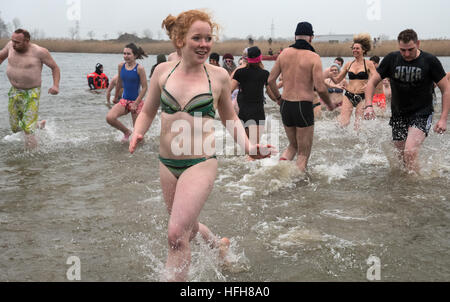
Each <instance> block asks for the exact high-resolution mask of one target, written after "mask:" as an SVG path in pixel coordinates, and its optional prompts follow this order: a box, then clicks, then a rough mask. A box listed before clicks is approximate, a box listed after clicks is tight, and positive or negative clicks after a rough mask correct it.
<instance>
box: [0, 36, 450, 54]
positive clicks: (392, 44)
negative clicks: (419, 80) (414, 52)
mask: <svg viewBox="0 0 450 302" xmlns="http://www.w3.org/2000/svg"><path fill="white" fill-rule="evenodd" d="M8 41H9V39H1V40H0V48H3V47H4V46H5V45H6V43H8ZM31 42H32V43H36V44H38V45H39V46H42V47H45V48H47V49H48V50H49V51H50V52H71V53H105V54H114V53H121V52H122V50H123V48H124V46H125V45H126V44H128V43H130V42H134V41H117V40H108V41H101V40H84V41H80V40H64V39H45V40H32V41H31ZM134 43H136V44H137V45H138V46H141V47H142V48H143V49H144V50H145V52H146V53H147V54H149V55H158V54H166V55H168V54H169V53H171V52H173V51H174V47H173V44H172V42H171V41H152V42H139V41H136V42H134ZM292 43H293V41H288V40H283V41H274V42H273V43H272V45H269V43H268V42H267V41H266V40H257V41H255V43H254V45H256V46H258V47H259V48H260V49H261V51H262V53H263V54H264V55H266V54H267V53H268V50H269V48H272V49H273V51H274V53H277V52H278V51H279V50H280V48H286V47H289V45H291V44H292ZM312 45H313V46H314V48H315V49H316V51H317V53H318V54H319V55H320V56H321V57H349V56H351V55H352V53H351V50H350V48H351V45H352V42H342V43H327V42H320V43H314V41H313V43H312ZM246 47H249V44H248V41H247V40H230V41H224V42H220V41H219V42H216V43H214V46H213V48H212V52H217V53H219V54H220V55H221V56H223V55H224V54H225V53H231V54H232V55H233V56H241V55H242V51H243V49H245V48H246ZM372 48H373V47H372ZM420 48H421V49H422V50H423V51H426V52H429V53H432V54H433V55H435V56H440V57H445V56H450V40H423V41H421V45H420ZM397 50H398V47H397V41H394V40H390V41H382V42H380V43H379V44H378V45H377V46H376V47H375V48H373V49H372V50H371V51H370V52H369V53H368V54H367V56H368V57H369V56H375V55H376V56H379V57H384V56H386V54H388V53H389V52H392V51H397Z"/></svg>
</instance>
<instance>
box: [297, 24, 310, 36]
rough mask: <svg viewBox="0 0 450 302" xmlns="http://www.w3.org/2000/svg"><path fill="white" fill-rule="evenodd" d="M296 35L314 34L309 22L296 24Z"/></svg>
mask: <svg viewBox="0 0 450 302" xmlns="http://www.w3.org/2000/svg"><path fill="white" fill-rule="evenodd" d="M295 35H296V36H314V31H313V27H312V25H311V23H309V22H300V23H299V24H297V29H296V30H295Z"/></svg>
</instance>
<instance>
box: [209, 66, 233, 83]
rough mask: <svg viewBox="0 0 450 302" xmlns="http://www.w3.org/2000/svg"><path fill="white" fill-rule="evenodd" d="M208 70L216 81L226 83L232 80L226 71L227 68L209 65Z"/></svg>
mask: <svg viewBox="0 0 450 302" xmlns="http://www.w3.org/2000/svg"><path fill="white" fill-rule="evenodd" d="M205 66H206V70H207V71H208V73H209V75H210V76H211V77H212V78H213V79H215V80H216V81H220V82H224V81H229V80H230V75H229V74H228V72H227V71H226V70H225V68H222V67H218V66H214V65H210V64H207V65H205Z"/></svg>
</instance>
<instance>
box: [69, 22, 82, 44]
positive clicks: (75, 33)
mask: <svg viewBox="0 0 450 302" xmlns="http://www.w3.org/2000/svg"><path fill="white" fill-rule="evenodd" d="M69 34H70V38H71V39H72V40H75V39H78V38H79V35H80V22H79V21H76V22H75V26H74V27H71V28H69Z"/></svg>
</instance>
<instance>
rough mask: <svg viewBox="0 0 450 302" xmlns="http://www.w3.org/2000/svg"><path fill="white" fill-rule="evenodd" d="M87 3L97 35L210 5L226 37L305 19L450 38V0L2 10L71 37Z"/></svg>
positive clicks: (180, 0)
mask: <svg viewBox="0 0 450 302" xmlns="http://www.w3.org/2000/svg"><path fill="white" fill-rule="evenodd" d="M77 1H79V2H80V3H81V14H80V33H81V38H87V32H89V31H91V30H92V31H94V32H95V38H97V39H103V38H104V37H105V35H106V34H107V37H108V38H116V37H117V34H118V33H119V32H122V33H124V32H128V33H133V32H135V33H137V34H138V35H140V36H142V33H143V30H145V29H150V30H151V31H152V33H153V37H154V38H156V39H157V38H160V37H161V38H166V35H165V33H164V32H163V31H162V30H161V22H162V20H163V19H164V18H165V17H166V16H167V15H168V14H173V15H176V14H178V13H179V12H181V11H184V10H187V9H194V8H207V9H209V11H211V12H212V13H213V15H214V19H215V21H216V22H217V23H219V24H220V26H221V28H222V31H221V36H222V37H223V36H226V37H228V38H230V37H238V38H245V37H247V36H248V35H252V36H253V37H255V38H258V37H261V36H263V37H265V38H268V37H270V36H271V24H272V21H273V23H274V26H275V31H274V32H275V37H283V38H291V37H293V34H294V31H295V26H296V24H297V23H298V22H299V21H304V20H306V21H309V22H311V23H312V24H313V26H314V30H315V34H316V35H323V34H329V33H334V34H354V33H359V32H369V33H370V34H371V35H372V36H379V35H381V34H385V35H387V36H389V37H390V38H395V37H396V35H397V34H398V33H399V32H400V31H401V30H403V29H405V28H413V29H415V30H416V31H417V32H418V34H419V37H420V38H421V39H430V38H450V18H449V17H448V15H449V12H450V1H448V0H428V1H424V0H395V1H387V0H340V1H333V0H307V1H306V0H259V1H247V0H226V1H216V0H163V1H154V0H126V1H122V0H89V1H88V0H14V1H12V0H9V1H7V2H6V1H3V0H2V2H3V3H2V5H1V8H0V11H1V17H2V18H3V20H5V22H11V21H12V19H13V18H15V17H17V18H19V19H20V21H21V24H22V27H24V28H26V29H28V30H30V31H32V30H33V29H34V30H35V29H39V30H41V31H43V32H44V33H45V35H46V37H52V38H63V37H66V38H67V37H69V29H70V28H71V27H74V24H75V21H71V20H69V17H68V15H71V16H72V18H73V16H76V14H73V13H74V10H76V2H77Z"/></svg>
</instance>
